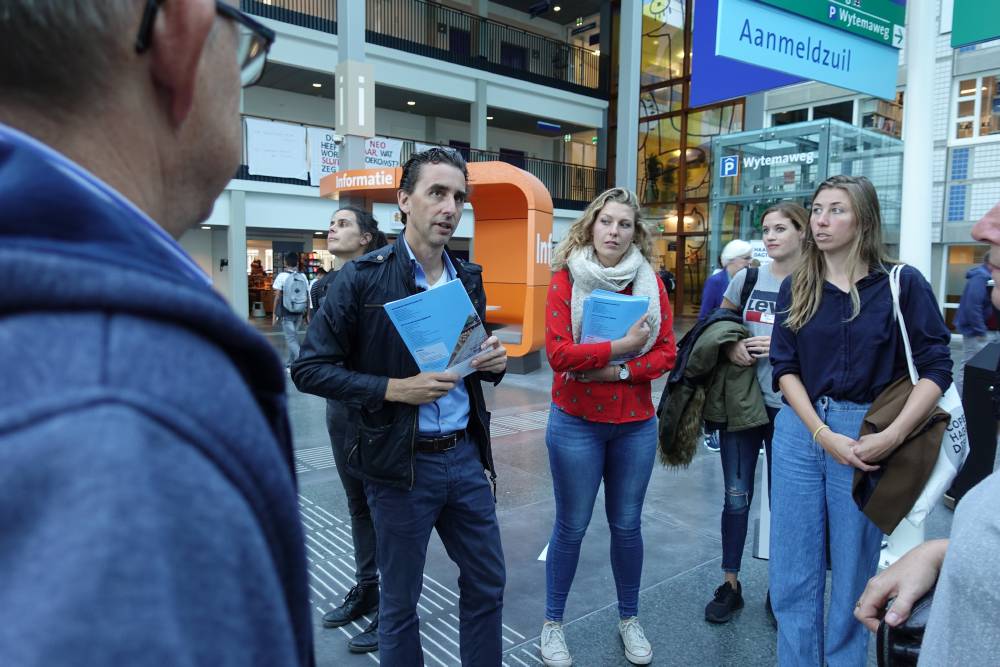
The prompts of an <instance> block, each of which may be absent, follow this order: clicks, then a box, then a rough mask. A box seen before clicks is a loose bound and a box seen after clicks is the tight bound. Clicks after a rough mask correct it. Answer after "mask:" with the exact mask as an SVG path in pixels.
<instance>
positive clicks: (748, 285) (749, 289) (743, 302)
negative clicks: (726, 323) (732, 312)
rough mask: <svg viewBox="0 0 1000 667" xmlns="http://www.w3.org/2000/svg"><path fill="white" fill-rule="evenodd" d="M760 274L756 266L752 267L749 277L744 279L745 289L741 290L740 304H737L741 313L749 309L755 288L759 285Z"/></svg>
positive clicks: (748, 273) (748, 270) (749, 270)
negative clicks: (748, 303)
mask: <svg viewBox="0 0 1000 667" xmlns="http://www.w3.org/2000/svg"><path fill="white" fill-rule="evenodd" d="M759 272H760V269H758V268H757V267H756V266H751V267H750V268H748V269H747V275H746V277H745V278H744V279H743V289H742V290H740V302H739V303H738V304H737V305H738V306H739V307H740V312H743V311H744V310H745V309H746V307H747V301H749V300H750V295H751V294H753V288H754V286H755V285H756V284H757V274H758V273H759Z"/></svg>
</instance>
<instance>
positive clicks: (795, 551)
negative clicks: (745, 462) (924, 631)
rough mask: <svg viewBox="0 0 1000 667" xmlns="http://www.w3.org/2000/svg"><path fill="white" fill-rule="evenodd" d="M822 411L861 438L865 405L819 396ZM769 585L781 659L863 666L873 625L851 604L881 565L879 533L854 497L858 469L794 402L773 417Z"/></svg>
mask: <svg viewBox="0 0 1000 667" xmlns="http://www.w3.org/2000/svg"><path fill="white" fill-rule="evenodd" d="M814 407H815V408H816V413H817V414H818V415H819V418H820V419H822V420H823V421H824V423H826V424H827V425H829V427H830V429H831V430H832V431H834V432H835V433H841V434H843V435H846V436H849V437H851V438H857V437H858V432H859V431H860V429H861V420H862V418H863V417H864V415H865V412H866V411H867V410H868V405H863V404H858V403H850V402H847V401H834V400H832V399H829V398H827V397H822V398H820V399H819V400H818V401H817V402H816V404H815V406H814ZM773 449H774V463H773V464H772V465H773V475H774V489H773V491H772V493H771V562H770V569H769V575H770V590H771V604H772V606H773V607H774V615H775V616H776V617H777V619H778V664H779V665H796V666H802V665H823V664H826V665H830V667H846V666H848V665H849V666H852V667H861V666H863V665H865V664H866V661H867V656H868V634H869V633H868V630H867V629H866V628H865V627H864V626H863V625H861V624H860V623H858V622H857V621H856V620H854V603H855V601H856V600H857V599H858V598H859V597H860V596H861V592H862V591H863V590H864V588H865V584H866V583H867V582H868V579H869V578H871V577H872V576H873V575H874V574H875V570H876V567H877V566H878V556H879V548H880V546H881V542H882V532H881V531H880V530H879V529H878V528H877V527H876V526H875V524H873V523H872V522H871V521H869V520H868V517H866V516H865V515H864V514H862V513H861V511H860V510H859V509H858V507H857V505H855V503H854V499H853V498H852V497H851V482H852V480H853V477H854V468H853V467H851V466H848V465H843V464H840V463H837V461H836V460H834V459H833V457H831V456H830V455H829V454H827V453H826V450H824V449H823V448H822V447H820V446H819V445H818V444H816V443H814V442H813V441H812V434H811V433H810V432H809V430H808V429H807V428H806V426H805V425H804V424H803V423H802V421H801V420H800V419H799V418H798V416H797V415H796V414H795V412H794V411H793V410H792V409H791V408H790V407H787V406H786V407H784V408H782V409H781V412H779V413H778V417H777V419H775V422H774V444H773ZM827 529H829V534H830V566H831V570H832V572H831V587H830V612H829V616H828V618H827V623H826V628H825V636H824V625H823V597H824V589H825V587H826V556H825V546H824V541H825V533H826V531H827Z"/></svg>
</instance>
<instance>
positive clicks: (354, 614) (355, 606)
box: [323, 584, 378, 628]
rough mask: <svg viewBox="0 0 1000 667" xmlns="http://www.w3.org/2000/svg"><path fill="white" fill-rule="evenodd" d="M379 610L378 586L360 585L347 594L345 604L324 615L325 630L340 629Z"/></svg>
mask: <svg viewBox="0 0 1000 667" xmlns="http://www.w3.org/2000/svg"><path fill="white" fill-rule="evenodd" d="M376 610H378V584H358V585H357V586H355V587H354V588H352V589H351V590H349V591H348V592H347V595H346V596H345V597H344V604H342V605H340V606H339V607H337V608H336V609H332V610H330V611H328V612H326V613H325V614H323V627H324V628H339V627H340V626H342V625H347V624H348V623H350V622H352V621H356V620H358V619H359V618H361V617H362V616H364V615H365V614H370V613H372V612H373V611H376Z"/></svg>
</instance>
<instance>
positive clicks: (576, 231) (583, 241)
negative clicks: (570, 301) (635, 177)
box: [552, 188, 653, 271]
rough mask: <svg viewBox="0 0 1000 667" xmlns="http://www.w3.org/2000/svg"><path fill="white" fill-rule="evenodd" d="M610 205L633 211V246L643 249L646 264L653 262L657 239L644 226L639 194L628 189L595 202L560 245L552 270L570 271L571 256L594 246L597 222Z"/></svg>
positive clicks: (614, 190) (614, 191)
mask: <svg viewBox="0 0 1000 667" xmlns="http://www.w3.org/2000/svg"><path fill="white" fill-rule="evenodd" d="M608 202H616V203H618V204H624V205H625V206H628V207H629V208H631V209H632V215H633V217H634V218H635V235H634V236H633V237H632V243H633V244H635V245H636V246H638V247H639V250H640V252H642V256H643V257H645V258H646V261H647V262H648V261H650V260H651V259H652V256H653V239H652V236H651V235H650V233H649V230H647V229H646V226H645V225H644V224H643V222H642V216H640V215H639V198H638V197H636V196H635V193H634V192H632V191H631V190H626V189H625V188H611V189H610V190H605V191H604V192H602V193H601V194H599V195H597V197H596V198H595V199H594V201H592V202H590V205H589V206H587V208H586V210H584V212H583V213H582V214H581V215H580V217H579V218H577V219H576V221H575V222H573V224H572V225H571V226H570V228H569V232H567V234H566V238H564V239H563V240H562V241H560V242H559V245H558V246H556V251H555V252H554V253H552V270H553V271H559V270H561V269H564V268H566V263H567V262H568V261H569V256H570V255H572V254H573V252H574V251H576V250H579V249H580V248H586V247H587V246H589V245H592V244H593V243H594V222H595V221H596V220H597V216H598V215H599V214H600V213H601V209H603V208H604V206H605V204H607V203H608Z"/></svg>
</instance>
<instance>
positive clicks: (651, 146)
mask: <svg viewBox="0 0 1000 667" xmlns="http://www.w3.org/2000/svg"><path fill="white" fill-rule="evenodd" d="M680 154H681V118H680V116H679V115H678V116H670V117H668V118H659V119H657V120H648V121H640V123H639V158H638V159H639V165H638V167H639V172H638V173H639V187H638V191H639V198H640V199H641V200H642V201H643V202H644V203H650V204H651V203H657V202H673V201H677V190H678V187H677V185H678V184H677V178H678V174H679V167H680Z"/></svg>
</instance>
